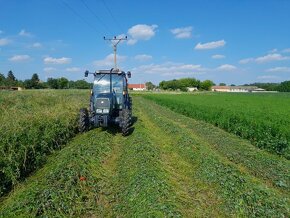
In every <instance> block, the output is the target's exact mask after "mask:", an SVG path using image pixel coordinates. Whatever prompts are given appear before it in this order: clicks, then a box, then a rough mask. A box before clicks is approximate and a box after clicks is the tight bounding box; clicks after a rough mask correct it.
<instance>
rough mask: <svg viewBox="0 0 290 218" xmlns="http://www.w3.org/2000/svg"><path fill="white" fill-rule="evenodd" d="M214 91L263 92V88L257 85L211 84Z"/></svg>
mask: <svg viewBox="0 0 290 218" xmlns="http://www.w3.org/2000/svg"><path fill="white" fill-rule="evenodd" d="M211 90H212V91H214V92H265V89H261V88H258V87H257V86H213V87H212V88H211Z"/></svg>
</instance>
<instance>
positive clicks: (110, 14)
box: [102, 0, 126, 33]
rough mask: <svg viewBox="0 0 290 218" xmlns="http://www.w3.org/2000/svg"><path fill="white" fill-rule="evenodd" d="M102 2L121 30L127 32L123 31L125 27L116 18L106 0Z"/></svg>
mask: <svg viewBox="0 0 290 218" xmlns="http://www.w3.org/2000/svg"><path fill="white" fill-rule="evenodd" d="M102 3H103V5H104V6H105V8H106V9H107V11H108V12H109V14H110V16H111V17H112V19H113V20H114V22H115V23H116V24H117V26H118V28H119V29H120V30H121V32H124V33H126V31H123V30H124V29H123V28H122V26H121V25H120V23H119V22H118V20H117V19H116V18H115V16H114V14H113V13H112V11H111V10H110V8H109V7H108V5H107V4H106V3H105V1H104V0H102Z"/></svg>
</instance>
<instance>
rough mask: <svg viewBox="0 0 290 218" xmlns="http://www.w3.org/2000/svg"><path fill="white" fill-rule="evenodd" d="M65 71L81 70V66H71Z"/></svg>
mask: <svg viewBox="0 0 290 218" xmlns="http://www.w3.org/2000/svg"><path fill="white" fill-rule="evenodd" d="M65 71H67V72H80V71H81V68H79V67H69V68H66V69H65Z"/></svg>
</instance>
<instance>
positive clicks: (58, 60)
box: [43, 57, 71, 64]
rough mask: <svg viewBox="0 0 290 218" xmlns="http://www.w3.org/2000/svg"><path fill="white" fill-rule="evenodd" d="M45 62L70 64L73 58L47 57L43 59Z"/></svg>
mask: <svg viewBox="0 0 290 218" xmlns="http://www.w3.org/2000/svg"><path fill="white" fill-rule="evenodd" d="M43 62H44V63H45V64H69V63H71V58H66V57H62V58H52V57H46V58H44V59H43Z"/></svg>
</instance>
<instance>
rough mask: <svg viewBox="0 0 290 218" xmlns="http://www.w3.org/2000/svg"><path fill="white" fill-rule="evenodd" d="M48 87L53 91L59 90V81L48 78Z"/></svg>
mask: <svg viewBox="0 0 290 218" xmlns="http://www.w3.org/2000/svg"><path fill="white" fill-rule="evenodd" d="M47 85H48V87H49V88H51V89H57V88H58V82H57V79H53V78H48V79H47Z"/></svg>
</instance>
